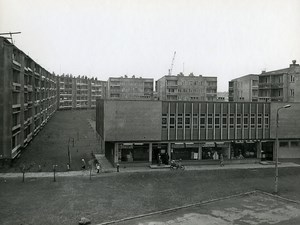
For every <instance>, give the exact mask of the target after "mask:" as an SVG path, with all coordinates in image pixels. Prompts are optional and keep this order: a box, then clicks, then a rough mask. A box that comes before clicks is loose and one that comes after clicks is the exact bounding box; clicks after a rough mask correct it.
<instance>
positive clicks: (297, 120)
mask: <svg viewBox="0 0 300 225" xmlns="http://www.w3.org/2000/svg"><path fill="white" fill-rule="evenodd" d="M287 104H289V105H291V107H290V108H287V109H281V110H280V111H279V120H278V125H279V127H278V138H279V139H295V138H296V139H300V103H275V102H272V104H271V120H270V125H271V135H270V138H271V139H275V138H276V111H277V109H278V108H279V107H282V106H284V105H287Z"/></svg>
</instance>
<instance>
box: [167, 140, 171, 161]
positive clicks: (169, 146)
mask: <svg viewBox="0 0 300 225" xmlns="http://www.w3.org/2000/svg"><path fill="white" fill-rule="evenodd" d="M168 155H169V161H170V160H171V143H170V142H169V143H168Z"/></svg>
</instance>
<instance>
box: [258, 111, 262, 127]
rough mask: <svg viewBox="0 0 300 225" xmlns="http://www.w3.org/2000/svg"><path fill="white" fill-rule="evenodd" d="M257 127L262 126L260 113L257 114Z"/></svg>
mask: <svg viewBox="0 0 300 225" xmlns="http://www.w3.org/2000/svg"><path fill="white" fill-rule="evenodd" d="M257 127H258V128H262V115H261V114H258V118H257Z"/></svg>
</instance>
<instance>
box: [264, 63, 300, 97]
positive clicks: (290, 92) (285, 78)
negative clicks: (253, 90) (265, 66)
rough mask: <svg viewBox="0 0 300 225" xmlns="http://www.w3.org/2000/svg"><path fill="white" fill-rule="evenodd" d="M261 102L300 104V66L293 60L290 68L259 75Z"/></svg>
mask: <svg viewBox="0 0 300 225" xmlns="http://www.w3.org/2000/svg"><path fill="white" fill-rule="evenodd" d="M258 86H259V87H258V91H259V93H258V95H259V101H263V102H268V101H271V102H273V101H274V102H300V66H299V64H297V63H296V60H293V62H292V64H290V66H289V68H285V69H280V70H275V71H270V72H265V71H263V72H262V73H261V74H260V75H259V85H258Z"/></svg>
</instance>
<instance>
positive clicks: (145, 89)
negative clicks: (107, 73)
mask: <svg viewBox="0 0 300 225" xmlns="http://www.w3.org/2000/svg"><path fill="white" fill-rule="evenodd" d="M153 81H154V80H153V78H142V77H139V78H137V77H135V76H132V77H131V78H129V77H127V76H126V75H125V76H124V77H110V78H109V79H108V82H107V98H109V99H138V100H151V99H153Z"/></svg>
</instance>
